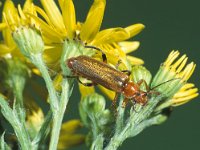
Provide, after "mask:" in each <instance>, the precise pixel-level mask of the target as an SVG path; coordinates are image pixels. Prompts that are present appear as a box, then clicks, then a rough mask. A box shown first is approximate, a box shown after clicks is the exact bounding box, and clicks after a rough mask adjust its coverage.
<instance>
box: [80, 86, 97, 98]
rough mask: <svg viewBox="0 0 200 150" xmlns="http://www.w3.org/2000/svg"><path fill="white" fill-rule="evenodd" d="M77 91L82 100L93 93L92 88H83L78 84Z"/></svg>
mask: <svg viewBox="0 0 200 150" xmlns="http://www.w3.org/2000/svg"><path fill="white" fill-rule="evenodd" d="M79 90H80V92H81V97H82V98H83V97H85V96H87V95H89V94H91V93H94V92H95V90H94V87H93V86H91V87H88V86H84V85H83V84H79Z"/></svg>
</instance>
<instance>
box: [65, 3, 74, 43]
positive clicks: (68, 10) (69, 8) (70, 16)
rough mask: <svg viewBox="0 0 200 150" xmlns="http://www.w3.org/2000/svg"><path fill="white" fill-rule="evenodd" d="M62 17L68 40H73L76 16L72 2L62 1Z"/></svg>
mask: <svg viewBox="0 0 200 150" xmlns="http://www.w3.org/2000/svg"><path fill="white" fill-rule="evenodd" d="M62 14H63V15H62V16H63V21H64V24H65V28H66V30H67V35H68V37H69V38H71V39H73V37H74V35H75V28H76V14H75V9H74V4H73V1H72V0H64V3H63V8H62Z"/></svg>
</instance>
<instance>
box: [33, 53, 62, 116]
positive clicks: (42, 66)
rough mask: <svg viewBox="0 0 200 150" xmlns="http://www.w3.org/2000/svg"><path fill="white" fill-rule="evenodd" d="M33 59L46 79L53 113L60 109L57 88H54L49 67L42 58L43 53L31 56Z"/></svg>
mask: <svg viewBox="0 0 200 150" xmlns="http://www.w3.org/2000/svg"><path fill="white" fill-rule="evenodd" d="M31 61H32V63H33V64H35V65H36V66H37V68H38V69H39V70H40V72H41V74H42V77H43V78H44V80H45V83H46V87H47V90H48V93H49V101H50V106H51V110H52V112H53V113H55V112H56V111H58V109H59V106H58V105H59V101H58V98H57V95H56V90H55V89H54V86H53V82H52V80H51V77H50V75H49V73H48V69H47V67H46V66H45V64H44V62H43V59H42V54H40V53H39V54H35V55H33V56H32V57H31Z"/></svg>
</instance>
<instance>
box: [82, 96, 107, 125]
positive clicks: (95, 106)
mask: <svg viewBox="0 0 200 150" xmlns="http://www.w3.org/2000/svg"><path fill="white" fill-rule="evenodd" d="M104 109H105V99H104V97H103V96H101V95H98V94H96V93H93V94H91V95H88V96H86V97H84V99H83V100H81V102H80V105H79V111H80V116H81V119H82V121H83V123H84V124H85V125H86V126H87V125H89V124H90V119H94V118H98V116H99V115H100V114H101V113H102V112H103V111H104ZM88 117H89V118H88Z"/></svg>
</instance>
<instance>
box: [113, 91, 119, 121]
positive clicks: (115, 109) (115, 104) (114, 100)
mask: <svg viewBox="0 0 200 150" xmlns="http://www.w3.org/2000/svg"><path fill="white" fill-rule="evenodd" d="M118 96H119V93H115V97H114V99H113V101H112V109H113V112H114V116H115V117H116V116H117V99H118Z"/></svg>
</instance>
